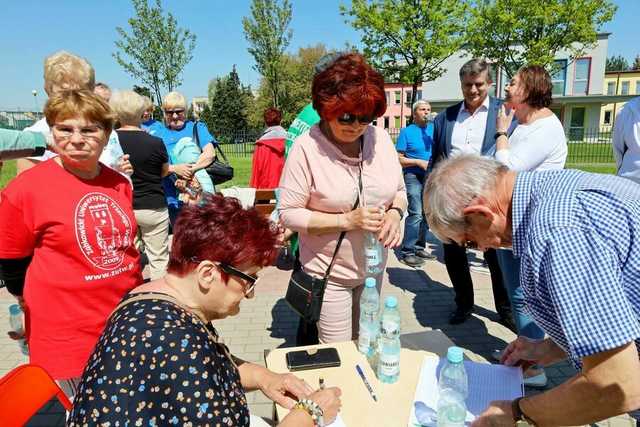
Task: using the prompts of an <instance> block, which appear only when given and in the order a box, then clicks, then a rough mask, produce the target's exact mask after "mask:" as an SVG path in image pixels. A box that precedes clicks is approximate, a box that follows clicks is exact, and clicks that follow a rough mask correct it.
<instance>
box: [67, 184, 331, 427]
mask: <svg viewBox="0 0 640 427" xmlns="http://www.w3.org/2000/svg"><path fill="white" fill-rule="evenodd" d="M278 234H279V231H278V230H277V229H276V227H275V226H273V225H271V224H270V223H269V221H268V219H267V218H266V217H264V216H262V215H261V214H260V213H258V211H256V210H255V209H243V208H242V207H241V206H240V203H239V202H238V200H236V199H233V198H223V197H221V196H211V195H204V196H203V199H202V201H201V202H200V203H199V204H198V205H193V206H185V207H184V208H183V210H182V213H181V214H180V217H179V218H178V219H177V221H176V224H175V228H174V240H173V246H172V248H171V254H170V258H169V266H168V273H167V275H166V276H165V277H163V278H162V279H159V280H155V281H152V282H149V283H147V284H144V285H142V286H139V287H138V288H136V289H134V290H133V291H132V292H131V293H130V294H129V295H128V296H126V297H125V298H124V300H123V302H122V303H121V304H120V305H119V306H118V307H117V308H116V310H115V311H114V313H113V314H112V316H111V318H110V320H109V322H108V323H107V326H106V328H105V330H104V332H103V334H102V337H101V338H100V341H99V342H98V345H97V346H96V349H95V351H94V353H93V355H92V356H91V358H90V360H89V363H88V366H87V368H86V370H85V372H84V374H83V376H82V381H81V383H80V386H79V389H78V394H77V396H76V399H75V401H74V408H73V412H72V413H71V416H70V418H69V425H70V426H81V425H104V424H106V423H110V425H118V424H117V423H118V422H119V423H120V425H124V424H125V422H126V421H128V422H129V424H130V425H144V426H149V425H178V424H179V425H225V426H249V410H248V406H247V399H246V397H245V391H250V390H257V389H260V390H261V391H262V392H263V393H264V394H265V395H267V396H268V397H269V398H271V399H273V400H274V401H275V402H277V403H279V404H280V405H282V406H284V407H287V408H294V409H293V410H292V411H291V412H290V413H289V415H288V416H287V417H285V418H284V419H283V420H282V422H281V424H280V425H281V426H313V425H322V423H323V422H326V423H328V422H331V421H332V420H333V419H334V418H335V417H336V414H337V412H338V410H339V408H340V398H339V396H340V390H339V389H338V388H327V389H324V390H319V391H314V390H313V389H312V388H311V387H310V386H309V385H308V384H307V383H305V382H304V381H302V380H300V379H298V378H297V377H295V376H294V375H292V374H276V373H274V372H271V371H269V370H268V369H266V368H264V367H262V366H259V365H256V364H253V363H249V362H244V361H242V360H239V359H237V358H235V357H233V356H232V355H231V354H230V353H229V350H228V349H227V347H226V346H225V345H224V343H223V341H222V339H221V338H220V337H219V336H218V333H217V332H216V329H215V328H214V327H213V326H212V325H211V323H210V322H211V321H213V320H215V319H223V318H225V317H228V316H233V315H235V314H237V313H238V312H239V310H240V303H241V302H242V300H243V299H244V298H251V297H253V293H254V287H255V286H256V283H257V281H258V277H257V276H256V274H257V273H258V272H259V271H260V270H261V269H262V268H263V267H264V266H266V265H269V264H270V263H271V262H272V261H273V259H274V257H275V256H276V254H277V243H278V240H279V235H278ZM290 396H293V397H295V399H300V400H299V401H296V400H294V399H292V398H291V397H290Z"/></svg>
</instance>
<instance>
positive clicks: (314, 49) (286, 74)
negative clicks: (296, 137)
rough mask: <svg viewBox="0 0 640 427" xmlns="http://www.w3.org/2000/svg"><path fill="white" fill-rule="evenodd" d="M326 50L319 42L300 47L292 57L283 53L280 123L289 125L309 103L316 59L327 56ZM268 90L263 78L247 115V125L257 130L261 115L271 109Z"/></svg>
mask: <svg viewBox="0 0 640 427" xmlns="http://www.w3.org/2000/svg"><path fill="white" fill-rule="evenodd" d="M327 52H328V50H327V47H326V46H325V45H324V44H322V43H319V44H317V45H315V46H308V47H302V48H300V49H298V52H297V53H296V54H295V55H288V54H285V55H284V57H283V60H282V68H281V73H282V84H281V88H282V92H281V98H280V99H281V100H280V107H279V109H280V111H281V112H282V123H283V125H284V126H285V127H286V126H288V125H289V124H290V123H291V122H292V121H293V119H294V118H295V117H296V115H297V114H298V113H299V112H300V110H302V108H303V107H304V106H305V105H307V104H308V103H309V102H311V82H312V81H313V76H314V72H315V65H316V63H317V62H318V60H319V59H320V58H321V57H322V56H324V55H325V54H327ZM270 94H271V88H270V86H269V82H268V81H267V80H266V79H262V80H261V81H260V86H259V88H258V96H257V99H256V101H255V104H254V105H253V108H250V112H249V124H250V126H251V127H252V128H255V129H259V128H262V127H263V126H264V121H263V113H264V111H265V110H266V109H267V108H269V107H271V106H272V104H271V95H270Z"/></svg>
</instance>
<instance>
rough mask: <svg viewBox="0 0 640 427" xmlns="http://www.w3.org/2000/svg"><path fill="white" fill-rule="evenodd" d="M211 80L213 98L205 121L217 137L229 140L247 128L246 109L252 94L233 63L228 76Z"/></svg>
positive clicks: (225, 140)
mask: <svg viewBox="0 0 640 427" xmlns="http://www.w3.org/2000/svg"><path fill="white" fill-rule="evenodd" d="M212 82H213V86H214V87H213V91H212V95H213V98H211V100H210V112H207V114H210V118H209V119H208V121H207V120H205V121H207V125H208V126H209V129H210V130H211V131H212V132H213V133H214V135H215V136H216V137H217V138H219V139H221V140H223V141H224V142H229V141H230V140H231V137H232V136H233V135H235V134H236V133H237V132H238V131H242V130H244V129H246V128H247V109H248V107H249V105H250V102H251V101H252V98H253V95H252V93H251V89H250V88H249V87H248V86H243V85H242V84H241V83H240V78H239V77H238V73H237V71H236V66H235V65H234V66H233V69H232V70H231V72H230V73H229V75H228V76H225V77H223V78H216V79H213V80H212ZM204 115H205V113H204V112H203V116H204ZM203 120H204V118H203Z"/></svg>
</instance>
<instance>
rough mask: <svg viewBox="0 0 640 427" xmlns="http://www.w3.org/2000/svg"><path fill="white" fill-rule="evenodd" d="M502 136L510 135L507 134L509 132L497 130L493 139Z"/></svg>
mask: <svg viewBox="0 0 640 427" xmlns="http://www.w3.org/2000/svg"><path fill="white" fill-rule="evenodd" d="M501 136H508V135H507V133H506V132H496V133H495V134H494V135H493V139H498V138H500V137H501Z"/></svg>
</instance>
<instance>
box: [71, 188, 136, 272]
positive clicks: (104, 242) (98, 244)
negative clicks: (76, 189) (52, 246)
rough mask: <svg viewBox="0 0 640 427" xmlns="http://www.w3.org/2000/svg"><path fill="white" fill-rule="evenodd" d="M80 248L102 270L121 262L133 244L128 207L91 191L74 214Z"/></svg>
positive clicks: (81, 200)
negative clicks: (126, 208) (125, 208)
mask: <svg viewBox="0 0 640 427" xmlns="http://www.w3.org/2000/svg"><path fill="white" fill-rule="evenodd" d="M74 224H75V227H76V239H77V241H78V246H79V247H80V251H81V252H82V253H83V254H84V256H85V257H86V258H87V259H88V260H89V262H90V263H91V264H92V265H94V266H95V267H97V268H100V269H102V270H113V269H115V268H117V267H118V266H120V264H122V261H123V260H124V254H125V250H126V249H127V248H128V247H129V246H130V245H131V241H132V226H131V222H130V221H129V218H128V217H127V215H126V213H125V211H124V210H123V209H122V208H121V207H120V206H119V205H118V203H117V202H116V201H115V200H113V199H112V198H111V197H109V196H107V195H105V194H103V193H89V194H87V195H86V196H84V197H83V198H82V199H80V202H78V205H77V206H76V213H75V218H74Z"/></svg>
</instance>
